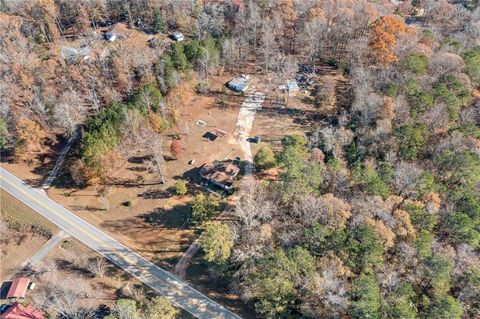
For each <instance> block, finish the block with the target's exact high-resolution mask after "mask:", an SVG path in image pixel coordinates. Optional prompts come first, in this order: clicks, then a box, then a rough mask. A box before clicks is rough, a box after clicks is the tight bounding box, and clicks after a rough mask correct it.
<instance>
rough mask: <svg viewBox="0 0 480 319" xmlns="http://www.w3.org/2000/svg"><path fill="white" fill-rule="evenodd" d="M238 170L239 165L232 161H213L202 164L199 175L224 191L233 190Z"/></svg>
mask: <svg viewBox="0 0 480 319" xmlns="http://www.w3.org/2000/svg"><path fill="white" fill-rule="evenodd" d="M239 172H240V167H239V166H238V165H237V164H235V163H234V162H232V161H223V162H220V161H214V162H213V163H212V164H209V165H203V167H202V168H201V169H200V177H201V178H202V179H203V180H205V181H207V182H209V183H212V184H213V185H215V186H218V187H220V188H221V189H223V190H226V191H229V192H230V191H232V190H233V183H234V181H235V177H237V175H238V173H239Z"/></svg>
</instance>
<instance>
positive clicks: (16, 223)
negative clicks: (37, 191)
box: [0, 190, 58, 239]
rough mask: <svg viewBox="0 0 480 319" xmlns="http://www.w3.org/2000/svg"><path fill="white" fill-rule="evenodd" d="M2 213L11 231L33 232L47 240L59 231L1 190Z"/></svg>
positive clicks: (0, 204)
mask: <svg viewBox="0 0 480 319" xmlns="http://www.w3.org/2000/svg"><path fill="white" fill-rule="evenodd" d="M0 212H1V216H2V219H3V220H5V222H6V223H7V225H8V227H9V228H11V229H15V230H31V231H32V232H33V233H35V234H37V235H41V236H43V237H45V238H47V239H49V238H50V237H52V235H53V234H54V233H56V232H57V231H58V228H57V227H56V226H55V225H54V224H52V223H51V222H49V221H48V220H46V219H45V218H43V217H42V216H41V215H39V214H37V213H36V212H34V211H33V210H32V209H31V208H30V207H28V206H26V205H25V204H23V203H22V202H20V201H19V200H17V199H16V198H15V197H13V196H12V195H10V194H9V193H7V192H5V191H3V190H0Z"/></svg>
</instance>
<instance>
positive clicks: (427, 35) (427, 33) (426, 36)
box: [412, 0, 435, 42]
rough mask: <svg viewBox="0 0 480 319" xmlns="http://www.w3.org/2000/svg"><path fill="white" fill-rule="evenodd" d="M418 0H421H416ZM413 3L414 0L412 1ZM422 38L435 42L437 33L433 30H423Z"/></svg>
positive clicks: (417, 0) (418, 0)
mask: <svg viewBox="0 0 480 319" xmlns="http://www.w3.org/2000/svg"><path fill="white" fill-rule="evenodd" d="M416 2H420V0H416ZM412 4H413V1H412ZM422 39H424V40H426V41H428V42H433V40H435V34H434V33H433V32H432V30H428V29H427V30H423V31H422Z"/></svg>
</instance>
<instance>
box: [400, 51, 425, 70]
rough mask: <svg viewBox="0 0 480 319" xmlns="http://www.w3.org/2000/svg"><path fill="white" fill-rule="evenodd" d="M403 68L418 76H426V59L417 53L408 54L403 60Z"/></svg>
mask: <svg viewBox="0 0 480 319" xmlns="http://www.w3.org/2000/svg"><path fill="white" fill-rule="evenodd" d="M403 65H404V67H405V68H406V69H407V70H409V71H411V72H413V73H415V74H418V75H424V74H427V69H428V58H427V57H426V56H425V55H423V54H419V53H410V54H408V55H407V56H406V57H405V58H404V60H403Z"/></svg>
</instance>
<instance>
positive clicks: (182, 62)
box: [171, 42, 188, 71]
mask: <svg viewBox="0 0 480 319" xmlns="http://www.w3.org/2000/svg"><path fill="white" fill-rule="evenodd" d="M183 48H184V47H183V44H181V43H178V42H177V43H174V44H173V45H172V53H171V58H172V63H173V66H174V67H175V69H177V70H180V71H183V70H185V69H186V68H187V67H188V61H187V56H186V55H185V52H184V51H183Z"/></svg>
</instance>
